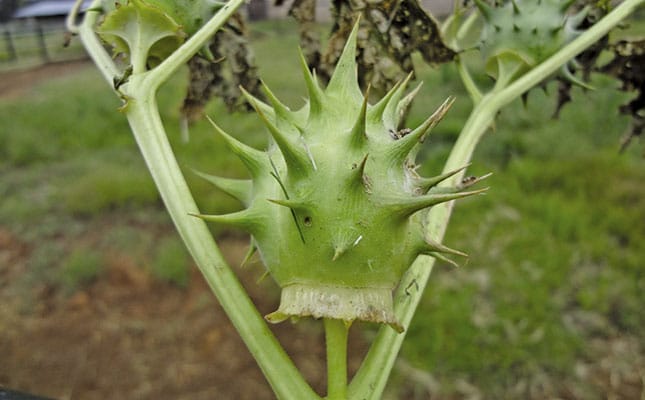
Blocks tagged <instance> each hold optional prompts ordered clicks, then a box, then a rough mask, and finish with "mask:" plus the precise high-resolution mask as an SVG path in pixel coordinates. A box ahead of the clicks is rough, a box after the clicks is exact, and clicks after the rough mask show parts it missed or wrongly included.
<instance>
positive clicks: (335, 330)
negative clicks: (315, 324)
mask: <svg viewBox="0 0 645 400" xmlns="http://www.w3.org/2000/svg"><path fill="white" fill-rule="evenodd" d="M324 325H325V341H326V345H327V400H346V399H347V334H348V332H349V324H347V323H345V321H341V320H338V319H329V318H326V319H325V320H324Z"/></svg>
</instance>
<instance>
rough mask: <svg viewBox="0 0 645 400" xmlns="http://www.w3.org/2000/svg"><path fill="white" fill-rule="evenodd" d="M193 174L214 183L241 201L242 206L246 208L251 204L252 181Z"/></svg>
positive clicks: (196, 172) (198, 172) (197, 172)
mask: <svg viewBox="0 0 645 400" xmlns="http://www.w3.org/2000/svg"><path fill="white" fill-rule="evenodd" d="M193 173H195V174H196V175H197V176H199V177H201V178H203V179H205V180H207V181H208V182H210V183H212V184H213V185H215V186H216V187H217V188H219V189H220V190H222V191H223V192H226V193H228V194H229V195H231V196H233V197H235V198H236V199H238V200H239V201H241V202H242V204H244V205H246V206H248V205H249V204H251V199H252V197H251V191H252V190H253V181H251V180H250V179H233V178H224V177H221V176H215V175H210V174H205V173H203V172H200V171H197V170H193Z"/></svg>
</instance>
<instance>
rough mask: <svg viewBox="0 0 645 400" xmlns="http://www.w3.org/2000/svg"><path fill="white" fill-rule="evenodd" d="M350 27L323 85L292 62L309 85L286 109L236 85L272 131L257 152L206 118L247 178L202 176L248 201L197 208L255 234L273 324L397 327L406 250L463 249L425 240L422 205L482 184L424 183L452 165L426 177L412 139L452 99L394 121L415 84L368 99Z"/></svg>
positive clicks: (419, 137)
mask: <svg viewBox="0 0 645 400" xmlns="http://www.w3.org/2000/svg"><path fill="white" fill-rule="evenodd" d="M356 35H357V29H356V28H354V30H353V31H352V33H351V34H350V36H349V39H348V41H347V44H346V46H345V49H344V51H343V54H342V55H341V58H340V59H339V61H338V65H337V67H336V70H335V72H334V74H333V76H332V77H331V80H330V82H329V85H328V86H327V88H326V89H322V88H321V87H320V86H319V84H318V81H317V79H316V77H315V75H314V74H313V73H311V72H310V71H309V69H308V68H307V65H306V63H305V62H304V60H301V64H302V68H303V72H304V76H305V83H306V86H307V90H308V92H309V101H308V103H307V104H306V105H305V107H304V108H303V110H299V111H291V110H290V109H289V108H288V107H287V106H285V105H284V104H282V103H281V102H280V101H279V100H278V99H277V98H276V96H275V95H274V94H273V93H272V92H271V91H270V90H269V89H268V88H266V87H265V89H264V90H265V93H266V94H267V99H268V100H269V103H270V105H269V104H265V103H263V102H262V101H260V100H258V99H256V98H254V97H253V96H251V95H250V94H249V93H246V92H244V95H245V96H246V97H247V99H248V100H249V101H250V103H251V104H252V105H253V106H254V108H255V109H256V111H257V113H258V115H259V117H260V119H261V121H262V122H263V123H264V125H265V126H266V128H267V131H268V133H269V134H270V136H271V138H272V144H271V145H270V147H269V149H268V150H267V151H266V152H262V151H259V150H256V149H253V148H251V147H249V146H246V145H244V144H242V143H241V142H239V141H238V140H236V139H235V138H233V136H231V135H229V134H227V133H225V132H224V131H222V130H221V129H220V128H219V127H217V126H216V125H215V124H214V123H213V126H215V130H216V131H217V132H218V133H219V135H221V136H222V137H223V138H224V139H225V142H226V144H227V145H228V146H229V147H230V149H231V151H232V152H233V153H235V154H236V155H237V156H238V157H240V159H241V160H242V162H243V163H244V165H245V166H246V168H247V169H248V170H249V172H250V175H251V180H250V181H248V180H232V179H223V178H216V177H212V176H206V179H208V180H209V181H210V182H212V183H213V184H215V185H216V186H218V187H220V188H221V189H222V190H224V191H225V192H227V193H229V194H231V195H233V196H235V197H236V198H238V199H239V200H240V201H241V202H242V203H244V205H245V206H246V207H247V208H246V209H244V210H242V211H239V212H235V213H232V214H227V215H199V216H198V217H201V218H203V219H205V220H207V221H213V222H216V223H221V224H226V225H228V226H232V227H236V228H239V229H243V230H245V231H247V232H249V233H250V234H251V235H252V243H253V246H255V247H257V249H258V252H259V254H260V255H261V257H262V260H263V262H264V264H265V265H266V267H267V269H268V271H269V272H270V274H271V276H272V277H273V278H274V279H275V281H276V282H277V283H278V284H279V285H280V287H281V288H282V296H281V302H280V307H279V309H278V310H277V311H276V312H274V313H271V314H269V315H268V316H267V319H268V320H269V321H271V322H280V321H283V320H285V319H288V318H290V317H303V316H311V317H314V318H335V319H341V320H344V321H353V320H364V321H372V322H377V323H385V324H390V325H391V326H392V327H393V328H395V329H397V330H399V331H400V330H401V325H400V324H399V323H398V322H397V320H396V318H395V316H394V311H393V308H392V290H393V289H394V288H395V287H396V286H397V285H398V284H399V281H400V279H401V277H402V275H403V274H404V273H405V271H406V270H407V269H408V268H409V267H410V265H411V264H412V262H413V261H414V259H415V258H416V257H417V256H418V255H420V254H427V255H431V256H434V257H438V258H442V259H444V258H443V256H441V255H440V253H445V254H449V255H455V256H465V254H464V253H462V252H460V251H457V250H453V249H450V248H448V247H446V246H444V245H442V244H440V243H435V242H433V241H431V240H429V239H428V238H426V237H425V235H424V231H425V229H424V225H423V221H424V220H425V214H423V213H424V212H427V209H428V208H429V207H431V206H433V205H436V204H439V203H442V202H446V201H451V200H455V199H458V198H462V197H466V196H471V195H475V194H479V193H483V192H484V191H485V189H482V190H473V191H467V192H466V191H462V189H464V188H466V187H468V186H470V183H472V182H471V181H469V182H466V181H464V184H462V185H460V187H452V188H450V187H448V188H443V187H442V188H441V191H437V192H433V191H432V190H433V188H435V189H437V190H438V189H439V188H436V185H437V184H439V183H440V182H442V181H444V180H445V179H448V178H450V177H451V176H452V175H454V174H456V173H457V172H459V171H455V172H451V173H448V174H443V175H439V176H437V177H434V178H423V177H420V176H419V175H418V174H417V173H416V172H415V170H416V165H415V163H414V158H415V154H416V151H417V149H418V147H419V146H420V144H421V142H423V140H424V139H425V137H426V136H427V135H428V133H429V131H430V130H431V129H432V128H433V127H434V126H435V125H436V124H437V123H438V122H439V121H440V120H441V118H442V117H443V116H444V114H445V113H446V112H447V111H448V109H449V108H450V105H451V104H452V102H453V99H452V98H450V99H448V100H446V101H445V102H444V103H443V104H442V105H441V106H440V107H439V108H438V109H437V111H435V112H434V113H433V114H432V115H431V116H430V117H429V118H428V119H427V120H426V121H424V122H423V123H422V124H421V125H420V126H419V127H417V128H415V129H409V130H408V129H405V130H401V131H399V130H397V128H398V126H399V122H400V120H401V117H402V115H404V114H405V110H406V108H407V107H408V106H409V104H410V102H411V101H412V97H413V96H414V94H415V93H416V92H417V91H418V89H419V87H417V88H416V89H414V90H413V91H412V92H411V93H410V94H408V95H405V88H406V86H407V83H408V81H409V79H410V76H409V77H408V78H407V79H406V80H405V81H403V82H401V83H399V84H397V85H396V86H395V87H394V88H393V89H392V90H391V91H390V92H389V93H387V94H386V95H385V97H384V98H383V99H381V100H380V101H379V102H377V103H376V104H374V105H370V104H369V103H368V100H367V96H366V95H365V96H364V95H363V94H362V93H361V91H360V88H359V86H358V81H357V67H356V60H355V58H356ZM404 95H405V96H404ZM211 122H212V121H211ZM249 182H250V183H249ZM467 183H469V184H467ZM448 261H449V262H451V261H450V260H448Z"/></svg>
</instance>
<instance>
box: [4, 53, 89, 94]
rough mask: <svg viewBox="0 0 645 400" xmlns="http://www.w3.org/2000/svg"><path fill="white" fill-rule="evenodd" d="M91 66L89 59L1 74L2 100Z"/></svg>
mask: <svg viewBox="0 0 645 400" xmlns="http://www.w3.org/2000/svg"><path fill="white" fill-rule="evenodd" d="M88 65H90V61H89V60H87V59H83V60H73V61H61V62H55V63H50V64H45V65H40V66H37V67H32V68H28V69H24V70H15V71H8V72H0V98H4V99H7V98H14V97H18V96H20V95H22V94H24V93H25V92H26V91H28V90H29V89H30V88H31V87H33V86H34V85H36V84H38V83H39V82H41V81H44V80H46V79H51V78H53V77H60V76H62V75H67V74H71V73H74V72H75V71H77V70H79V69H81V68H85V67H87V66H88Z"/></svg>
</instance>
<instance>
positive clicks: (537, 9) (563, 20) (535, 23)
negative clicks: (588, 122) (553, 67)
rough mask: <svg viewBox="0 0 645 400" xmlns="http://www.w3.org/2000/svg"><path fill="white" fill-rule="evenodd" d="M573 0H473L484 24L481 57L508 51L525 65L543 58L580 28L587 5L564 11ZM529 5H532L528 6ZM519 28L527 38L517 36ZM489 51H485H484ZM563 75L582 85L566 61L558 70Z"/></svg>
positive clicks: (519, 31)
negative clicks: (497, 0) (499, 0)
mask: <svg viewBox="0 0 645 400" xmlns="http://www.w3.org/2000/svg"><path fill="white" fill-rule="evenodd" d="M574 2H575V0H564V1H558V0H510V1H508V2H506V3H504V4H502V5H500V6H497V7H493V6H491V5H489V4H488V3H486V2H485V1H484V0H475V5H476V6H477V8H478V9H479V12H480V14H481V15H482V17H483V19H484V21H485V23H486V24H487V27H486V28H484V33H483V37H482V41H481V43H480V50H482V52H483V53H484V56H485V57H496V56H498V54H499V53H500V52H504V51H508V52H511V53H513V54H515V55H517V56H520V57H521V58H522V59H523V61H524V62H526V63H527V64H528V65H529V66H534V65H535V64H537V63H539V62H541V61H543V59H544V58H546V57H548V56H550V55H551V54H552V53H554V52H555V51H557V50H559V48H560V47H561V46H563V45H565V44H566V43H568V42H570V41H571V40H573V39H574V38H575V37H576V36H578V35H579V34H580V32H579V31H578V30H577V29H576V28H577V27H578V26H579V25H580V24H581V23H582V21H583V20H584V19H585V17H586V15H587V9H586V8H585V9H583V10H581V11H580V12H578V13H577V14H573V15H568V14H567V10H568V9H569V8H570V7H571V5H572V4H573V3H574ZM527 5H529V6H533V7H532V8H531V7H528V6H527ZM523 32H528V33H529V34H530V35H529V36H528V37H525V38H526V39H527V40H528V41H527V42H523V41H522V40H521V39H519V38H520V37H521V36H520V35H521V34H522V33H523ZM491 52H492V53H493V54H488V53H491ZM539 53H543V54H539ZM561 73H562V75H563V77H564V78H566V79H567V80H569V81H571V82H572V83H575V84H578V85H581V86H585V87H586V84H584V83H583V82H582V81H580V80H579V79H578V78H576V77H575V76H574V75H573V73H572V72H571V71H570V69H569V67H568V65H567V64H565V65H564V66H563V68H562V70H561Z"/></svg>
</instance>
